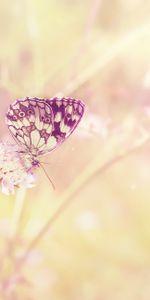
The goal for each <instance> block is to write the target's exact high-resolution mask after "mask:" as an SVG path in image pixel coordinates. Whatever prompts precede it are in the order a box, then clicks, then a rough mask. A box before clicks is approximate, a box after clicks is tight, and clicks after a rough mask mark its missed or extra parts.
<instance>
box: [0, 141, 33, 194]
mask: <svg viewBox="0 0 150 300" xmlns="http://www.w3.org/2000/svg"><path fill="white" fill-rule="evenodd" d="M32 169H33V167H32V163H31V161H30V160H29V158H28V157H27V156H25V155H24V154H22V153H20V152H19V148H18V146H17V145H14V144H10V143H2V142H1V143H0V182H1V185H2V192H3V193H4V194H6V195H10V194H13V193H14V191H15V187H25V188H31V187H32V186H34V184H35V177H34V175H33V173H32Z"/></svg>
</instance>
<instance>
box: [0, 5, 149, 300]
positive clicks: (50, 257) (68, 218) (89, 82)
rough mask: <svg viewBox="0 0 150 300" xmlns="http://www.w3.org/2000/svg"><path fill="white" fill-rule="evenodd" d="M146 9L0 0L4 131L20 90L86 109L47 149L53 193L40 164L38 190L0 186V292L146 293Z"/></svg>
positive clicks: (45, 295) (94, 297)
mask: <svg viewBox="0 0 150 300" xmlns="http://www.w3.org/2000/svg"><path fill="white" fill-rule="evenodd" d="M149 11H150V0H147V1H144V3H143V1H142V0H132V1H129V0H128V1H122V0H113V1H108V0H107V1H106V0H105V1H104V0H92V1H91V0H82V1H79V0H61V1H60V0H57V1H54V0H44V1H40V0H21V1H20V0H12V1H11V2H10V1H8V0H7V1H3V2H2V1H1V3H0V41H1V46H0V112H1V118H0V133H1V139H2V140H11V137H10V135H9V133H8V130H7V128H6V125H5V112H6V110H7V107H8V105H9V104H10V103H11V102H12V101H13V100H14V99H15V98H17V97H25V96H42V97H43V96H45V97H52V96H54V95H60V96H73V97H76V98H80V99H83V100H84V102H85V104H86V114H85V117H84V119H83V122H82V123H81V126H80V128H79V129H78V130H77V131H76V133H75V134H74V135H73V136H72V137H71V138H70V139H69V140H68V141H67V142H66V143H65V144H64V145H62V146H61V147H60V148H59V149H58V150H57V151H55V152H54V153H52V154H51V155H49V156H47V157H46V158H45V157H44V158H43V161H45V162H47V163H49V164H46V165H45V168H46V170H47V172H48V174H49V176H51V177H52V178H53V181H54V183H55V186H56V191H55V192H54V191H53V190H52V188H51V186H50V183H49V181H48V180H47V178H46V176H45V177H44V174H43V173H42V170H41V171H39V172H38V173H37V177H38V183H37V186H36V187H34V188H33V189H31V190H29V191H25V190H18V191H17V193H16V195H15V196H13V197H7V196H4V195H3V194H1V195H0V236H1V238H0V253H1V254H0V267H1V268H0V277H1V279H0V297H1V298H0V299H2V300H12V299H14V300H18V299H19V300H20V299H21V300H34V299H36V300H41V299H45V300H49V299H53V300H81V299H82V300H110V299H111V300H126V299H128V300H149V299H150V284H149V282H150V268H149V262H150V230H149V228H150V217H149V216H150V200H149V193H150V167H149V165H150V155H149V149H150V147H149V143H148V142H147V143H144V142H143V146H142V141H145V139H149V130H150V100H149V99H150V59H149V57H150V21H149ZM139 145H141V146H140V147H139ZM132 149H134V151H132ZM130 150H131V151H130ZM104 171H105V172H104ZM66 199H70V201H72V203H71V204H70V206H67V205H66V209H64V211H63V213H62V214H59V218H57V222H54V223H53V226H52V227H50V226H48V230H46V234H41V236H40V238H39V240H38V241H39V243H35V245H33V246H34V247H31V251H28V255H27V257H26V259H25V262H24V263H23V264H22V267H21V269H20V266H19V264H17V263H16V262H18V258H19V257H21V256H22V254H23V253H26V249H27V248H28V245H30V242H31V241H32V240H33V239H34V238H35V237H36V235H37V234H38V232H39V230H40V229H41V228H42V226H44V224H45V223H46V222H47V220H49V218H50V216H52V215H53V213H54V212H55V211H56V210H57V208H58V207H59V205H62V203H63V201H66ZM10 241H11V242H10Z"/></svg>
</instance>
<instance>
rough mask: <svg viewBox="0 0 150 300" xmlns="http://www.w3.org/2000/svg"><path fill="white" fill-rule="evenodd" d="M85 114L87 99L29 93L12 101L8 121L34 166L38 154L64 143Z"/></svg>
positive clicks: (7, 116)
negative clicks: (37, 96) (85, 101)
mask: <svg viewBox="0 0 150 300" xmlns="http://www.w3.org/2000/svg"><path fill="white" fill-rule="evenodd" d="M83 114H84V103H83V102H82V101H80V100H76V99H72V98H58V97H54V98H51V99H44V98H43V99H42V98H36V97H33V98H31V97H26V98H24V99H18V100H16V101H15V102H14V103H13V104H11V105H10V107H9V109H8V112H7V114H6V124H7V126H8V128H9V130H10V133H11V135H12V136H13V138H14V139H15V141H16V143H17V144H18V145H19V146H21V151H20V152H21V153H24V154H28V155H29V158H30V160H31V164H32V167H39V166H40V165H41V164H40V161H39V157H40V156H41V155H45V154H48V153H49V152H51V151H52V150H54V149H55V148H57V147H58V146H59V145H61V144H62V143H63V142H64V141H65V140H66V139H67V138H68V137H69V136H70V135H71V133H72V132H73V131H74V130H75V128H76V127H77V125H78V124H79V122H80V120H81V118H82V116H83Z"/></svg>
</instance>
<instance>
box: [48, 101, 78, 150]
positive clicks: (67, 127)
mask: <svg viewBox="0 0 150 300" xmlns="http://www.w3.org/2000/svg"><path fill="white" fill-rule="evenodd" d="M46 103H48V104H49V106H50V108H51V109H52V112H53V118H54V119H53V131H52V136H53V137H55V138H56V140H57V145H59V144H61V143H63V142H64V141H65V140H66V139H67V138H68V137H69V136H70V134H71V133H72V132H73V131H74V130H75V128H76V127H77V125H78V123H79V122H80V120H81V118H82V116H83V113H84V104H83V102H81V101H80V100H75V99H72V98H57V97H55V98H51V99H50V100H48V99H47V100H46ZM47 150H48V149H47V147H45V149H43V151H47Z"/></svg>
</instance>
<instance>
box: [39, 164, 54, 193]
mask: <svg viewBox="0 0 150 300" xmlns="http://www.w3.org/2000/svg"><path fill="white" fill-rule="evenodd" d="M40 166H41V168H42V170H43V171H44V173H45V175H46V177H47V178H48V180H49V181H50V183H51V185H52V187H53V189H54V190H55V185H54V183H53V182H52V180H51V178H50V177H49V175H48V173H47V171H46V170H45V168H44V167H43V165H42V163H41V162H40Z"/></svg>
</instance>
